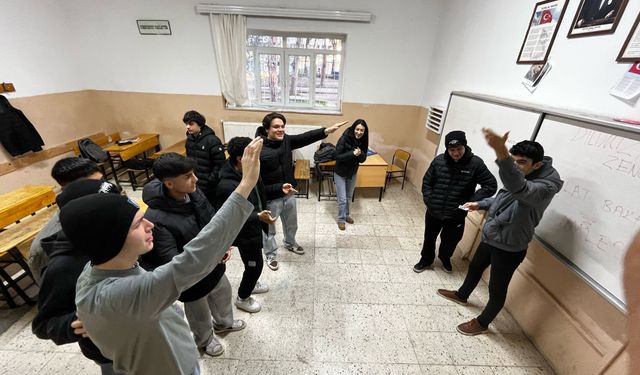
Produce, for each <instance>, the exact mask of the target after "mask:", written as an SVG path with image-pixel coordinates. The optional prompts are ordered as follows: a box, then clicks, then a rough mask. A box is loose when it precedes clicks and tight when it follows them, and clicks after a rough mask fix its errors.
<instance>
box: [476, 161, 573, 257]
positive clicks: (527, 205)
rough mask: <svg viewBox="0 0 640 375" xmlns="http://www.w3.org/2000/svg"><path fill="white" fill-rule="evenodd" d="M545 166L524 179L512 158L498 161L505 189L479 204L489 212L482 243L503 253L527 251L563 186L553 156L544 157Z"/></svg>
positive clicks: (483, 229) (483, 230)
mask: <svg viewBox="0 0 640 375" xmlns="http://www.w3.org/2000/svg"><path fill="white" fill-rule="evenodd" d="M542 163H543V164H542V167H540V168H538V169H537V170H535V171H533V172H531V173H529V174H528V175H527V176H524V175H523V174H522V172H520V170H519V169H518V167H517V166H516V164H515V162H514V161H513V159H512V158H506V159H504V160H497V161H496V164H498V168H499V173H500V180H501V181H502V184H503V185H504V188H503V189H500V191H498V194H496V196H495V197H493V198H487V199H484V200H482V201H480V202H478V203H479V204H480V209H482V210H487V209H488V210H489V214H488V215H487V222H486V223H485V225H484V227H483V228H482V241H484V242H486V243H487V244H489V245H491V246H494V247H497V248H498V249H501V250H504V251H510V252H519V251H523V250H526V249H527V246H528V244H529V242H531V239H533V234H534V232H535V228H536V226H538V223H540V219H542V214H544V211H545V210H546V209H547V207H548V206H549V204H550V203H551V200H552V199H553V197H554V196H555V195H556V194H557V193H558V192H559V191H560V189H562V185H563V184H564V182H563V181H562V180H561V179H560V175H559V174H558V171H556V170H555V168H553V166H552V160H551V158H550V157H548V156H545V157H544V159H543V161H542Z"/></svg>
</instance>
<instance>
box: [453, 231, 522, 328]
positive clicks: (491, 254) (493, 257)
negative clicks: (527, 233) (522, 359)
mask: <svg viewBox="0 0 640 375" xmlns="http://www.w3.org/2000/svg"><path fill="white" fill-rule="evenodd" d="M526 255H527V249H524V250H522V251H518V252H516V253H513V252H510V251H504V250H500V249H498V248H496V247H493V246H491V245H488V244H486V243H484V242H481V243H480V246H478V249H477V250H476V254H475V255H474V256H473V259H472V260H471V264H469V271H467V277H466V278H465V279H464V283H463V284H462V286H461V287H460V289H458V292H457V293H456V294H457V295H458V297H460V298H462V299H467V298H469V296H470V295H471V292H473V290H474V289H475V288H476V286H477V285H478V282H479V281H480V278H482V273H483V272H484V270H485V269H487V267H489V265H490V266H491V275H490V278H489V302H487V306H485V308H484V310H483V311H482V314H480V316H478V322H480V324H482V325H483V326H485V327H488V326H489V324H490V323H491V322H492V321H493V319H495V318H496V316H497V315H498V313H499V312H500V310H502V307H504V301H505V300H506V298H507V289H508V288H509V282H510V281H511V277H512V276H513V273H514V272H515V271H516V268H518V266H519V265H520V263H522V261H523V260H524V258H525V256H526Z"/></svg>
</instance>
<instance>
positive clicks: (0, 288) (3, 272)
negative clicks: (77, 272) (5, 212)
mask: <svg viewBox="0 0 640 375" xmlns="http://www.w3.org/2000/svg"><path fill="white" fill-rule="evenodd" d="M56 212H58V207H57V206H50V207H47V208H44V209H42V210H40V211H38V212H36V213H34V214H31V216H27V217H26V218H23V219H22V220H20V222H19V223H17V224H14V225H12V226H10V227H8V228H7V229H5V230H3V231H2V232H0V265H1V267H0V292H1V293H2V296H3V297H4V299H5V300H6V301H7V304H8V305H9V307H11V308H14V307H17V304H16V302H15V301H14V297H13V296H12V295H11V292H10V290H9V289H13V290H14V291H15V292H16V294H17V295H18V296H20V297H21V298H22V299H23V300H24V302H25V303H27V304H28V305H34V304H35V301H34V300H33V299H31V298H30V297H29V296H28V295H27V293H26V292H25V290H24V289H23V288H22V287H21V286H20V285H18V283H19V282H20V280H22V279H24V278H26V277H31V279H32V281H33V282H32V284H33V283H35V280H33V275H32V274H31V270H30V269H29V266H28V265H27V261H26V260H25V257H24V255H23V254H22V252H21V251H20V249H19V246H21V245H22V246H24V244H25V243H29V242H31V241H32V240H33V238H34V237H35V236H36V235H37V234H38V232H40V230H41V229H42V227H44V225H45V224H46V223H47V222H48V221H49V220H50V219H51V217H52V216H53V215H54V214H55V213H56ZM11 265H18V267H19V268H20V269H18V270H17V272H12V271H11V270H7V269H5V268H9V266H11Z"/></svg>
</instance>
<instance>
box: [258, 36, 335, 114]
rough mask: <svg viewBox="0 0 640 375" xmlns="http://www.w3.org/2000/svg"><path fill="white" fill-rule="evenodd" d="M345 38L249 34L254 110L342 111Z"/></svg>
mask: <svg viewBox="0 0 640 375" xmlns="http://www.w3.org/2000/svg"><path fill="white" fill-rule="evenodd" d="M344 44H345V35H333V34H332V35H327V34H314V35H311V34H297V33H296V34H291V33H281V32H273V31H262V30H248V31H247V67H246V70H247V86H248V91H249V93H248V94H249V99H250V100H251V107H253V108H265V109H274V110H276V109H288V110H303V111H304V110H312V111H322V112H324V111H327V112H338V111H340V108H341V101H342V81H343V75H342V74H341V72H342V66H343V62H344Z"/></svg>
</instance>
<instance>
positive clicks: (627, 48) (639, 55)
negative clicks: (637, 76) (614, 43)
mask: <svg viewBox="0 0 640 375" xmlns="http://www.w3.org/2000/svg"><path fill="white" fill-rule="evenodd" d="M638 23H640V13H639V14H638V17H636V22H634V23H633V26H632V27H631V31H630V32H629V36H628V37H627V40H625V41H624V44H623V45H622V49H621V50H620V53H619V54H618V58H617V59H616V61H618V62H630V63H633V62H636V61H640V28H638Z"/></svg>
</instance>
